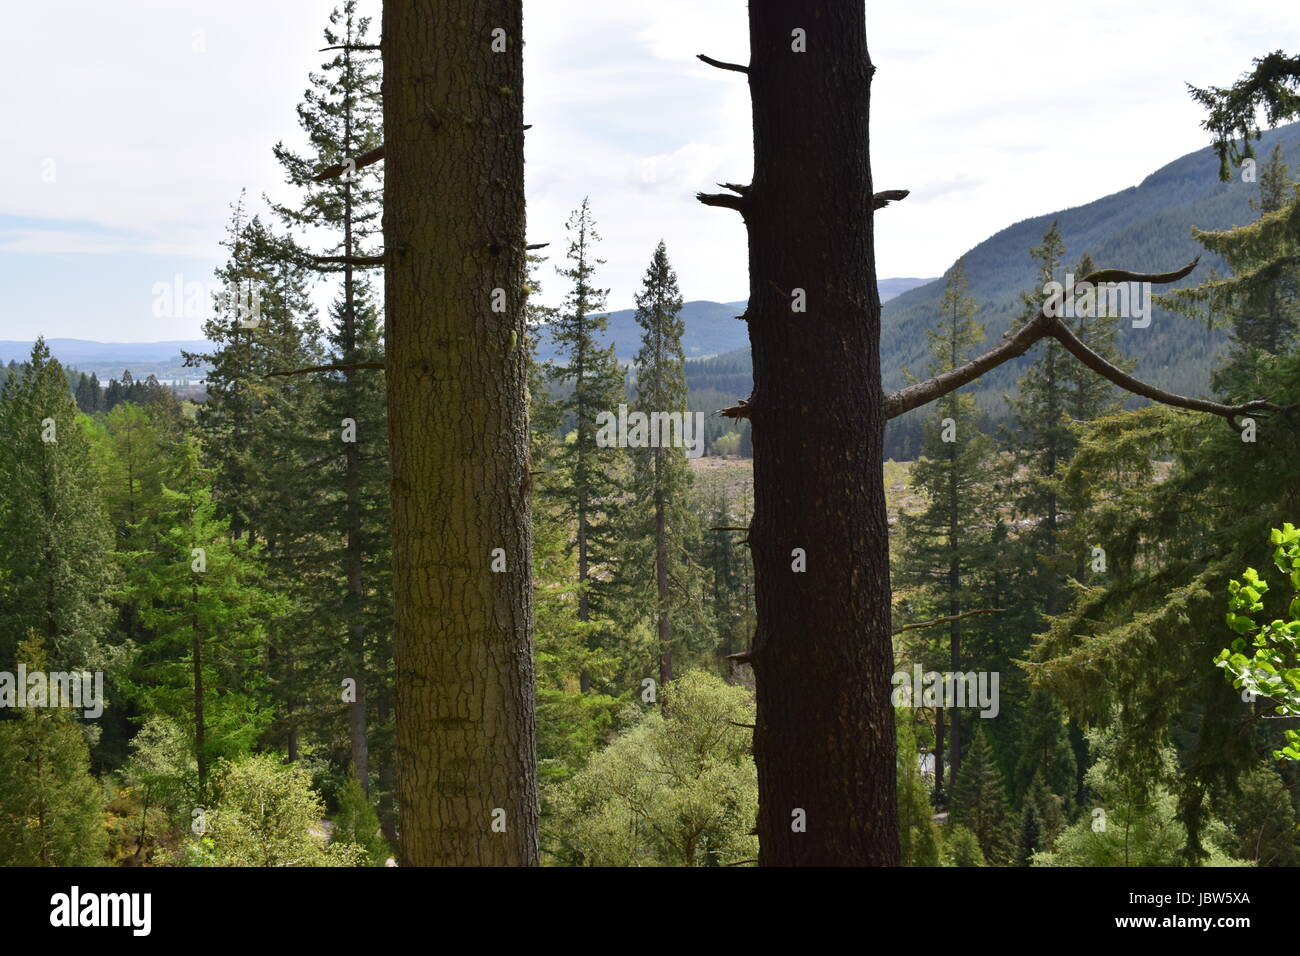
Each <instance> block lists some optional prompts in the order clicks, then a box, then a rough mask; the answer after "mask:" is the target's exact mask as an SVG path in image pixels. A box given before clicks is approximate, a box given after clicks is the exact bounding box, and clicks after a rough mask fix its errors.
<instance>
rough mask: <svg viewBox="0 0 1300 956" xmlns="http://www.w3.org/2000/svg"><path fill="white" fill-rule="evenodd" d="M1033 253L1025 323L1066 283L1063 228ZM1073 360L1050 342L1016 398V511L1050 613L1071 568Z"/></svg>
mask: <svg viewBox="0 0 1300 956" xmlns="http://www.w3.org/2000/svg"><path fill="white" fill-rule="evenodd" d="M1029 254H1030V255H1031V256H1032V257H1033V258H1034V259H1036V260H1037V261H1038V276H1037V279H1036V285H1035V286H1034V287H1033V288H1031V289H1029V290H1028V291H1026V292H1023V293H1022V294H1021V302H1022V305H1023V309H1022V312H1021V315H1020V321H1021V322H1022V323H1023V322H1028V321H1030V320H1031V319H1032V318H1033V317H1034V316H1035V315H1037V314H1038V311H1039V309H1040V308H1041V307H1042V304H1043V301H1044V300H1045V299H1046V298H1047V296H1046V294H1045V293H1044V291H1043V290H1044V287H1045V286H1046V285H1047V283H1050V282H1061V280H1062V279H1063V278H1064V277H1063V276H1062V275H1061V271H1062V266H1063V259H1064V255H1065V242H1064V240H1063V239H1062V238H1061V231H1060V228H1059V224H1058V223H1056V222H1053V223H1052V225H1051V227H1050V228H1049V229H1048V230H1047V232H1045V233H1044V234H1043V241H1042V242H1041V243H1040V244H1039V245H1036V246H1034V247H1033V248H1031V249H1030V250H1029ZM1070 361H1071V360H1070V357H1069V356H1068V355H1067V354H1066V352H1065V348H1064V346H1062V345H1061V344H1060V343H1059V342H1057V341H1055V340H1054V339H1049V340H1048V341H1046V342H1043V343H1041V344H1040V345H1039V353H1038V357H1037V358H1036V359H1035V360H1034V361H1033V363H1032V364H1031V365H1030V366H1029V368H1028V369H1027V370H1026V372H1025V374H1024V375H1022V376H1021V378H1020V380H1019V381H1018V382H1017V383H1016V395H1015V397H1014V398H1012V399H1011V408H1012V415H1013V419H1014V421H1015V427H1016V434H1015V437H1014V439H1013V444H1012V450H1013V451H1014V453H1015V459H1016V463H1017V465H1018V466H1020V467H1022V468H1023V469H1025V477H1024V479H1023V480H1022V481H1021V482H1020V483H1019V485H1020V487H1019V489H1018V494H1017V495H1016V510H1017V511H1018V512H1019V513H1020V514H1021V515H1023V516H1024V517H1025V518H1026V519H1028V520H1029V521H1030V522H1031V523H1032V524H1031V527H1030V528H1028V529H1027V530H1026V531H1025V532H1024V533H1023V534H1022V535H1021V539H1022V543H1023V545H1024V547H1025V549H1026V553H1027V554H1034V555H1036V556H1037V564H1036V565H1035V567H1036V570H1037V571H1038V573H1037V574H1036V576H1035V584H1036V590H1037V592H1038V599H1039V601H1040V602H1041V604H1040V606H1041V607H1042V608H1043V610H1044V611H1045V612H1046V613H1048V614H1054V613H1056V612H1057V611H1059V610H1060V608H1061V606H1062V604H1063V602H1064V590H1063V586H1062V580H1061V579H1062V577H1063V572H1064V571H1065V570H1066V569H1067V568H1068V567H1069V566H1070V565H1069V564H1062V560H1061V555H1060V541H1059V534H1058V532H1059V529H1060V518H1061V501H1060V498H1061V494H1060V486H1059V479H1060V473H1061V470H1062V469H1063V468H1064V467H1065V463H1066V462H1067V461H1068V460H1069V457H1070V451H1071V449H1072V446H1073V439H1072V436H1071V434H1070V426H1069V418H1068V414H1067V410H1066V405H1067V401H1068V399H1067V391H1066V384H1065V378H1064V376H1065V374H1066V365H1067V363H1068V362H1070Z"/></svg>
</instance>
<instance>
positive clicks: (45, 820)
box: [0, 638, 106, 866]
mask: <svg viewBox="0 0 1300 956" xmlns="http://www.w3.org/2000/svg"><path fill="white" fill-rule="evenodd" d="M17 653H18V659H19V660H21V661H22V662H23V663H24V664H25V665H26V666H27V668H28V671H29V673H30V672H35V671H43V670H45V669H46V666H47V664H46V657H45V652H44V646H43V642H42V641H41V640H40V639H39V638H35V639H31V640H28V641H24V642H23V643H22V645H20V647H19V649H18V652H17ZM50 703H51V704H53V701H51V702H50ZM74 714H75V712H70V711H68V710H67V709H66V708H63V707H57V706H49V707H27V708H24V709H23V710H22V712H21V713H20V714H19V716H18V718H17V719H16V720H4V721H0V779H2V780H4V786H3V787H0V866H100V865H102V863H103V862H104V851H105V842H106V834H105V830H104V825H103V810H104V798H103V791H102V789H101V788H100V785H99V782H98V781H96V780H95V778H94V777H93V776H91V774H90V753H89V751H88V749H87V747H86V740H85V736H84V735H83V734H82V731H81V728H80V727H78V726H77V723H76V720H75V718H74Z"/></svg>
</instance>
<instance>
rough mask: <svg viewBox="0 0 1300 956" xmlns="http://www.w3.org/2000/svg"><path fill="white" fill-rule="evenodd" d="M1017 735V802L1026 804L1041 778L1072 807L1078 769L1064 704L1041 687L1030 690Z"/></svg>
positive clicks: (1015, 785)
mask: <svg viewBox="0 0 1300 956" xmlns="http://www.w3.org/2000/svg"><path fill="white" fill-rule="evenodd" d="M1017 736H1018V737H1019V743H1020V758H1019V762H1018V763H1017V764H1016V770H1015V775H1014V778H1013V781H1012V787H1011V791H1012V796H1013V799H1014V800H1015V801H1016V802H1017V803H1023V802H1024V801H1025V800H1026V799H1027V795H1028V793H1029V789H1030V786H1031V785H1032V784H1033V783H1034V779H1035V777H1038V778H1040V779H1041V781H1042V782H1043V784H1044V785H1045V786H1046V787H1047V788H1048V791H1049V792H1050V793H1054V794H1056V795H1057V796H1058V797H1061V798H1063V799H1064V800H1066V801H1067V805H1068V802H1069V801H1070V800H1071V798H1072V797H1073V795H1074V792H1075V780H1076V777H1077V775H1078V770H1077V768H1076V766H1075V760H1074V752H1073V751H1072V750H1071V749H1070V741H1069V738H1068V736H1067V735H1066V728H1065V722H1064V719H1063V717H1062V713H1061V708H1060V705H1059V704H1057V702H1056V701H1055V700H1053V698H1052V695H1051V694H1049V693H1047V692H1046V691H1044V690H1042V689H1040V688H1035V689H1033V690H1032V691H1030V694H1029V700H1028V703H1027V704H1026V705H1025V711H1024V716H1023V719H1022V720H1021V724H1020V730H1019V734H1018V735H1017Z"/></svg>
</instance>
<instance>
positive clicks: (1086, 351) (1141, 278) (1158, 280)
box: [885, 258, 1281, 421]
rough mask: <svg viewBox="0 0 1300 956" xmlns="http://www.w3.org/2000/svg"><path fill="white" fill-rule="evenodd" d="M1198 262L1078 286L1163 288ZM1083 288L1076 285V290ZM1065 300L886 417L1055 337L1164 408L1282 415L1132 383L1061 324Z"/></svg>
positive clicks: (903, 393) (909, 395)
mask: <svg viewBox="0 0 1300 956" xmlns="http://www.w3.org/2000/svg"><path fill="white" fill-rule="evenodd" d="M1199 261H1200V260H1199V258H1198V259H1194V260H1192V262H1190V263H1189V264H1188V265H1186V266H1184V267H1183V268H1181V269H1178V270H1175V271H1174V272H1160V273H1143V272H1130V271H1128V270H1127V269H1101V270H1099V271H1097V272H1092V273H1089V274H1088V275H1087V276H1085V277H1084V278H1083V279H1082V280H1080V283H1089V284H1091V285H1093V286H1099V285H1103V284H1107V283H1115V282H1146V283H1151V284H1152V285H1163V284H1165V283H1169V282H1177V281H1178V280H1179V279H1182V278H1184V277H1186V276H1188V275H1190V274H1191V272H1192V270H1193V269H1195V268H1196V265H1197V263H1198V262H1199ZM1080 283H1076V284H1075V285H1076V288H1077V287H1078V286H1079V284H1080ZM1062 295H1063V293H1057V295H1055V296H1053V297H1052V298H1051V299H1049V300H1048V301H1047V302H1046V303H1044V304H1043V307H1042V308H1041V309H1039V310H1038V314H1037V315H1036V316H1034V317H1033V318H1032V319H1030V320H1029V321H1028V322H1027V323H1025V324H1024V325H1023V326H1021V327H1020V328H1019V329H1018V330H1017V331H1016V332H1015V333H1013V334H1012V335H1010V336H1008V337H1007V338H1006V339H1004V340H1003V341H1002V342H1001V343H999V344H998V345H996V346H994V347H993V348H991V349H989V351H987V352H985V353H984V354H983V355H981V356H979V357H978V358H975V359H972V360H971V361H970V362H967V363H966V364H965V365H962V366H960V367H958V368H955V369H951V370H950V371H947V372H944V373H942V374H941V375H936V376H935V377H934V378H931V379H928V380H927V381H924V382H917V383H916V384H915V385H909V386H907V387H906V388H902V389H899V390H898V391H897V392H894V393H892V394H891V395H889V396H887V397H886V398H885V417H886V418H896V417H897V416H899V415H901V414H903V413H904V412H908V411H911V410H912V409H914V408H919V407H920V406H922V405H928V404H929V403H930V402H932V401H934V400H935V399H938V398H942V397H943V396H944V395H947V394H948V393H949V392H952V391H955V390H956V389H959V388H961V387H962V386H963V385H966V384H968V383H970V382H973V381H974V380H975V379H977V378H979V377H980V376H981V375H983V374H984V373H985V372H988V371H990V370H991V369H994V368H996V367H997V366H999V365H1001V364H1002V363H1003V362H1006V361H1008V360H1010V359H1013V358H1015V357H1017V356H1019V355H1023V354H1024V353H1025V352H1026V351H1028V349H1029V347H1030V346H1031V345H1033V344H1034V343H1035V342H1037V341H1038V340H1039V339H1042V338H1045V337H1047V336H1051V337H1052V338H1054V339H1056V340H1057V341H1058V342H1060V343H1061V345H1063V346H1064V347H1065V348H1066V350H1067V351H1069V352H1070V354H1071V355H1073V356H1074V357H1075V358H1077V359H1078V360H1079V361H1080V362H1082V363H1083V364H1084V365H1086V366H1087V367H1088V368H1090V369H1092V370H1093V371H1094V372H1096V373H1097V374H1098V375H1101V376H1102V377H1103V378H1106V379H1108V380H1110V381H1111V382H1114V383H1115V384H1116V385H1118V386H1119V387H1120V388H1123V389H1125V390H1126V391H1129V392H1132V393H1133V394H1134V395H1141V396H1142V397H1143V398H1149V399H1151V401H1153V402H1160V403H1161V404H1163V405H1171V406H1173V407H1175V408H1187V409H1191V410H1192V411H1199V412H1209V413H1210V414H1212V415H1220V416H1222V417H1224V418H1226V419H1228V420H1229V421H1232V420H1233V419H1234V418H1235V417H1236V416H1238V415H1246V414H1249V413H1251V412H1259V411H1280V410H1281V406H1279V405H1275V404H1274V403H1272V402H1269V401H1264V400H1262V399H1256V400H1255V401H1251V402H1245V403H1243V404H1241V405H1224V404H1221V403H1219V402H1211V401H1208V400H1205V399H1200V398H1188V397H1187V396H1185V395H1177V394H1174V393H1173V392H1166V391H1165V390H1164V389H1162V388H1156V387H1155V386H1154V385H1148V384H1147V383H1146V382H1143V381H1141V380H1139V379H1136V378H1134V377H1133V376H1132V375H1129V374H1128V373H1127V372H1125V371H1123V370H1122V369H1120V368H1117V367H1116V366H1114V365H1112V364H1111V363H1110V362H1108V361H1106V359H1104V358H1102V357H1101V356H1100V355H1098V354H1097V353H1096V352H1094V351H1093V350H1092V349H1090V348H1089V347H1088V346H1087V345H1086V344H1085V343H1084V342H1083V341H1081V340H1080V339H1079V338H1078V337H1077V336H1076V335H1075V334H1074V333H1073V332H1071V331H1070V330H1069V328H1068V327H1067V326H1066V325H1065V324H1064V323H1063V322H1062V321H1061V320H1060V318H1059V317H1058V316H1057V315H1056V314H1055V313H1057V312H1059V311H1060V308H1059V306H1060V305H1061V296H1062Z"/></svg>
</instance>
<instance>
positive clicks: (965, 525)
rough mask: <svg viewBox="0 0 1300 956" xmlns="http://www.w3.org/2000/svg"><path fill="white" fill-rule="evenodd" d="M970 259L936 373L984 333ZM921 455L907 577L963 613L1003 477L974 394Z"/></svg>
mask: <svg viewBox="0 0 1300 956" xmlns="http://www.w3.org/2000/svg"><path fill="white" fill-rule="evenodd" d="M966 288H967V279H966V270H965V264H964V263H963V262H962V261H961V260H958V261H957V263H956V265H954V266H953V268H952V269H951V270H950V272H949V273H948V277H947V281H946V283H945V285H944V295H943V300H942V302H941V303H940V308H939V313H940V315H939V326H938V328H937V329H931V330H929V331H928V332H927V337H928V339H929V348H930V365H929V373H930V374H931V375H939V374H942V373H944V372H947V371H950V370H952V369H954V368H957V367H959V366H961V365H963V364H964V363H965V362H967V361H969V360H970V358H971V357H972V356H973V354H974V353H975V351H976V348H977V347H978V346H979V344H980V342H982V341H983V339H984V328H983V326H981V325H980V324H979V323H977V322H976V321H975V318H974V317H975V314H976V312H977V307H976V304H975V301H974V300H973V299H972V298H970V297H969V296H968V295H967V294H966ZM921 455H922V457H921V459H920V460H919V461H917V462H916V463H915V464H914V465H913V466H912V471H911V476H910V477H911V485H912V487H913V488H914V489H916V490H917V491H919V492H920V493H921V494H922V495H924V497H925V500H926V505H925V508H924V509H923V510H922V511H920V512H919V513H917V514H914V515H905V516H903V517H902V519H901V521H900V523H901V529H902V532H903V541H904V544H903V547H902V549H901V552H902V554H903V559H902V561H901V562H900V570H901V575H900V579H901V580H902V581H903V582H905V583H910V584H912V585H914V586H918V587H920V588H922V589H923V594H924V597H925V599H926V601H927V603H928V605H932V606H934V607H936V608H937V609H938V610H939V614H940V615H943V616H952V617H956V616H957V615H959V614H961V613H962V612H963V611H965V610H969V609H971V608H972V607H974V606H975V604H976V603H977V602H978V601H979V596H978V592H977V591H976V590H975V588H974V586H973V584H974V582H973V581H972V575H973V574H974V571H975V569H976V567H977V566H979V565H981V564H985V563H987V562H988V561H989V559H990V558H991V553H990V551H989V543H990V541H991V540H992V529H991V528H990V527H989V525H990V522H991V520H992V514H993V512H994V511H995V500H996V498H995V490H996V485H997V482H998V479H999V468H998V462H997V457H996V449H995V447H994V444H993V441H992V440H991V439H990V438H988V437H987V436H986V435H984V434H983V433H981V431H980V429H979V412H978V409H977V407H976V405H975V399H974V398H973V397H971V396H970V395H963V394H961V393H960V392H951V393H949V394H948V395H945V396H944V397H943V398H941V399H939V401H938V402H936V403H935V407H934V411H933V413H932V414H931V415H930V416H928V417H927V418H926V421H925V425H924V439H923V441H922V446H921ZM946 630H947V637H948V655H947V658H948V663H949V665H950V668H951V670H952V672H953V673H960V672H962V671H963V670H964V668H963V666H962V663H963V655H962V643H961V638H962V622H961V621H959V620H953V621H951V622H950V623H949V624H948V627H947V628H946ZM950 713H951V722H952V746H951V750H950V751H949V753H950V755H951V757H950V765H951V774H950V783H951V782H953V781H956V779H957V777H958V775H959V774H960V771H961V752H962V747H961V713H960V711H959V710H957V709H956V708H952V709H951V711H950ZM944 751H945V748H944V711H943V709H936V711H935V775H934V780H935V785H934V789H935V801H936V803H937V804H938V805H943V800H944V798H943V776H944Z"/></svg>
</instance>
